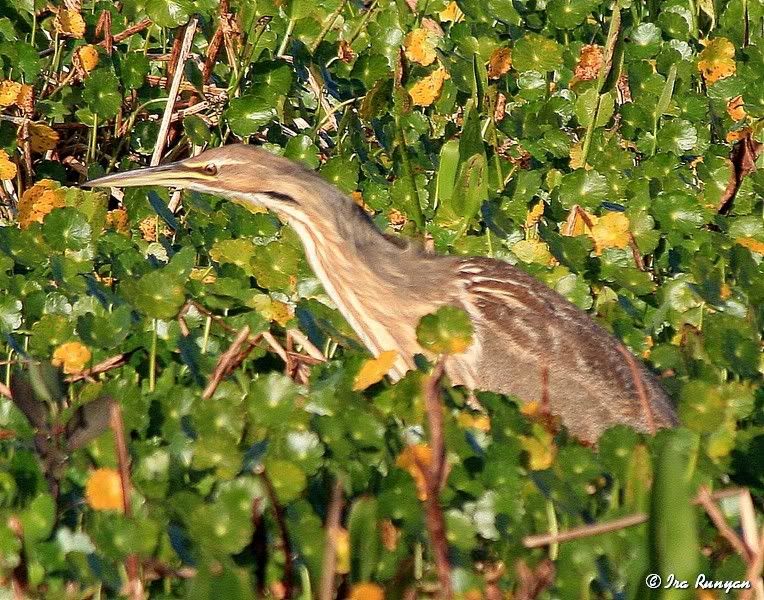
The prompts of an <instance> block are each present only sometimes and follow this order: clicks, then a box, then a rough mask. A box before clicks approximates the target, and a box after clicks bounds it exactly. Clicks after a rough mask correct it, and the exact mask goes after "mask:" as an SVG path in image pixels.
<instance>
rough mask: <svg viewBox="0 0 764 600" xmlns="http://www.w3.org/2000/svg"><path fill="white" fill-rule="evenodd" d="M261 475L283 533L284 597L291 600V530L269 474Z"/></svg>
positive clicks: (277, 522)
mask: <svg viewBox="0 0 764 600" xmlns="http://www.w3.org/2000/svg"><path fill="white" fill-rule="evenodd" d="M260 477H261V478H262V480H263V484H264V485H265V493H266V494H267V495H268V501H269V502H270V503H271V506H272V507H273V516H274V517H275V519H276V524H277V525H278V528H279V533H280V535H281V544H282V546H283V547H284V581H283V585H284V598H285V599H286V600H289V598H291V597H292V592H293V581H292V579H293V573H294V565H293V564H292V543H291V541H290V539H289V530H288V529H287V525H286V515H285V514H284V507H283V506H281V504H280V503H279V500H278V498H277V497H276V490H275V489H274V487H273V483H272V482H271V480H270V478H269V477H268V474H267V473H266V472H265V471H264V470H263V471H262V472H261V473H260Z"/></svg>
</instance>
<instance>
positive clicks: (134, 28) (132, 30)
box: [98, 19, 153, 48]
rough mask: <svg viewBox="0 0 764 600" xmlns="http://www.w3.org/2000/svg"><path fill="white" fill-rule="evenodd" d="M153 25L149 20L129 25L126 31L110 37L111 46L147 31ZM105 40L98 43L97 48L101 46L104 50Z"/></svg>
mask: <svg viewBox="0 0 764 600" xmlns="http://www.w3.org/2000/svg"><path fill="white" fill-rule="evenodd" d="M152 25H153V22H152V21H151V19H143V20H142V21H138V22H137V23H136V24H135V25H131V26H130V27H128V28H127V29H124V30H122V31H120V32H119V33H117V34H115V35H114V36H112V44H118V43H119V42H121V41H123V40H126V39H127V38H129V37H130V36H131V35H135V34H136V33H139V32H141V31H143V30H144V29H148V28H149V27H151V26H152ZM106 44H107V40H105V39H104V40H101V41H100V42H98V45H99V46H103V47H104V48H106Z"/></svg>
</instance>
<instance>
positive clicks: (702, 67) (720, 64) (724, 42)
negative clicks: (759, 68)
mask: <svg viewBox="0 0 764 600" xmlns="http://www.w3.org/2000/svg"><path fill="white" fill-rule="evenodd" d="M705 46H706V47H705V48H703V51H702V52H701V53H700V56H699V60H698V71H700V74H701V75H703V78H704V79H705V80H706V83H714V82H715V81H718V80H720V79H724V78H725V77H730V76H732V75H734V74H735V69H736V65H735V46H733V45H732V42H730V41H729V40H728V39H727V38H723V37H718V38H714V39H713V40H710V41H706V42H705Z"/></svg>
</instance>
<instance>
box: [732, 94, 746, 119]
mask: <svg viewBox="0 0 764 600" xmlns="http://www.w3.org/2000/svg"><path fill="white" fill-rule="evenodd" d="M743 104H744V103H743V97H742V96H735V97H734V98H732V99H730V101H729V102H727V114H728V115H729V116H730V119H732V120H733V121H742V120H743V119H745V117H746V112H745V107H744V106H743Z"/></svg>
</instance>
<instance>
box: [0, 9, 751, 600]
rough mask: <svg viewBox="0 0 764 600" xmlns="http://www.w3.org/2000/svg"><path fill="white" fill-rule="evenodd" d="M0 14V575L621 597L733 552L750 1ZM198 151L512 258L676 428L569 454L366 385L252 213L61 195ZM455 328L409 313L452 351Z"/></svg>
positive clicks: (456, 409) (17, 584) (744, 571)
mask: <svg viewBox="0 0 764 600" xmlns="http://www.w3.org/2000/svg"><path fill="white" fill-rule="evenodd" d="M0 15H1V16H0V79H1V81H0V108H2V114H0V147H2V150H0V179H1V180H2V181H1V182H0V199H1V203H2V207H1V209H0V210H2V223H1V224H2V228H0V290H2V291H0V330H1V333H2V338H1V340H0V344H1V346H2V352H3V356H2V365H1V366H0V381H2V385H0V392H1V393H2V398H0V578H1V579H2V582H3V585H4V586H5V587H6V589H7V590H9V591H8V592H7V593H8V594H11V593H13V594H15V595H16V597H22V596H24V595H27V596H29V597H40V598H42V597H45V598H102V597H116V596H118V595H120V594H129V595H130V596H131V597H133V598H138V597H141V594H142V593H148V594H150V596H151V597H152V598H175V597H193V598H209V597H220V598H251V597H253V596H258V595H259V596H264V597H272V598H284V597H300V598H310V597H319V596H320V597H323V598H331V597H333V596H334V595H335V594H336V596H337V597H340V598H345V597H350V598H354V599H372V600H374V599H377V598H382V597H386V598H404V597H405V598H414V597H421V598H424V597H438V596H441V597H444V596H447V595H448V594H449V588H450V589H451V590H452V593H453V594H454V595H455V596H457V597H460V598H470V599H475V598H487V599H496V598H505V597H506V598H510V597H514V598H533V597H537V596H540V597H555V598H635V597H646V596H647V595H648V593H649V590H648V589H647V587H646V585H645V583H644V582H645V576H646V575H647V574H648V573H659V574H662V575H663V576H664V577H665V576H666V575H667V574H668V573H674V574H675V575H676V576H677V577H680V578H681V577H685V578H687V579H690V580H692V581H694V578H695V576H696V575H697V574H698V573H701V572H702V573H704V574H705V575H706V576H707V578H708V579H723V580H738V579H741V580H742V579H745V578H746V577H749V578H751V579H753V580H755V579H756V577H758V574H759V573H760V571H761V561H762V552H763V551H764V540H761V541H759V540H760V537H761V534H760V533H759V531H760V529H761V527H762V517H761V512H760V511H759V512H758V514H757V510H756V508H758V509H761V507H762V492H763V491H764V410H762V405H763V404H764V393H763V392H762V389H761V380H762V372H763V371H764V369H763V366H764V362H762V354H761V325H762V318H764V312H763V309H762V307H764V277H763V276H762V264H761V263H762V256H763V255H764V220H763V218H762V217H763V215H762V213H763V212H764V201H763V200H762V191H764V170H762V169H759V170H756V168H755V167H756V163H758V165H759V166H761V163H762V158H761V156H760V149H761V142H762V141H764V130H763V128H762V117H763V116H764V85H762V78H763V77H764V52H763V49H762V40H763V39H764V38H763V37H762V32H763V31H764V7H763V5H762V2H761V1H760V0H730V1H727V0H668V1H665V2H658V1H655V0H650V1H647V2H636V1H634V2H630V1H629V0H617V1H616V2H615V3H611V2H600V1H598V0H549V1H545V0H456V2H449V1H447V0H419V1H418V2H417V0H373V1H372V2H370V3H369V4H367V5H362V4H361V2H359V1H357V0H315V1H312V2H308V1H307V0H277V1H270V0H257V1H239V2H235V1H234V0H230V2H229V1H228V0H224V1H220V2H217V1H212V0H197V1H192V0H151V1H146V0H123V1H119V2H101V1H96V2H93V1H91V0H86V1H85V2H82V3H81V2H79V0H67V1H66V2H65V3H64V4H61V3H60V2H55V3H46V2H42V1H41V0H0ZM234 140H245V141H249V142H251V143H259V144H264V145H265V146H266V147H267V148H268V149H269V150H271V151H273V152H277V153H281V154H284V155H285V156H287V157H289V158H292V159H294V160H298V161H302V162H303V163H305V164H306V165H308V166H309V167H311V168H314V169H317V170H318V172H319V173H321V174H322V175H323V176H324V177H326V178H327V179H328V180H330V181H331V182H333V183H334V184H335V185H336V186H338V187H339V188H340V189H342V190H343V191H345V192H347V193H348V194H351V195H352V196H353V198H354V199H355V200H356V201H357V202H358V203H360V204H362V206H363V207H364V208H365V209H366V210H368V211H369V213H370V214H372V215H373V218H374V220H375V221H376V223H377V224H378V225H379V226H380V227H381V228H383V229H388V230H395V231H399V232H400V233H401V235H406V236H411V237H416V238H420V239H424V238H426V240H427V243H428V244H430V245H431V246H432V247H433V248H434V249H435V250H437V251H439V252H447V253H464V254H481V255H490V256H494V257H496V258H500V259H503V260H507V261H509V262H512V263H515V264H517V265H518V266H519V267H521V268H523V269H525V270H527V271H528V272H530V273H532V274H533V275H534V276H535V277H538V278H540V279H541V280H543V281H544V282H546V283H547V284H548V285H549V286H551V287H553V288H554V289H556V290H557V291H558V292H560V293H561V294H563V295H564V296H566V297H567V298H569V299H570V300H571V301H572V302H574V303H575V304H576V305H578V306H579V307H581V308H582V309H585V310H589V311H591V313H592V314H593V315H595V316H596V318H597V320H598V321H599V322H601V323H602V324H603V325H604V326H605V327H607V328H608V329H610V330H611V331H613V332H614V333H615V334H616V335H617V336H618V337H619V338H621V339H622V340H623V341H624V342H625V343H626V344H627V345H628V346H629V348H631V350H633V352H634V353H635V354H637V355H639V356H641V357H642V358H643V359H644V360H645V361H646V362H647V363H648V364H649V365H650V366H651V367H652V368H653V369H654V370H655V371H656V372H658V373H659V374H660V376H661V378H662V381H663V384H664V385H665V387H666V389H667V390H669V392H670V393H671V395H672V397H673V398H674V399H675V401H676V403H677V406H678V411H679V414H680V416H681V421H682V424H683V427H682V428H680V429H678V430H676V431H674V432H663V433H661V434H659V435H658V436H657V437H656V438H654V439H653V438H648V437H645V436H642V435H638V434H636V433H635V432H633V431H631V430H629V429H626V428H624V427H616V428H614V429H612V430H610V431H608V432H607V433H606V434H605V435H604V436H603V437H602V439H601V440H600V442H599V444H598V446H597V447H596V448H592V447H586V446H582V445H580V444H579V443H577V442H576V441H575V440H572V439H570V438H569V437H568V436H567V435H566V434H565V432H564V431H559V430H558V428H557V427H556V426H555V424H554V423H550V422H549V421H548V419H545V418H544V415H543V414H540V413H539V411H538V410H537V405H536V404H534V403H531V404H529V405H526V406H525V407H524V408H523V409H519V408H518V406H517V405H516V404H515V403H514V402H512V401H511V399H507V398H501V397H498V396H496V395H493V394H478V400H479V402H480V404H481V405H482V407H483V408H482V410H481V409H478V408H476V404H475V403H474V402H473V401H472V400H471V399H470V398H468V397H467V395H466V394H465V393H464V392H463V391H462V390H459V389H448V388H447V387H446V386H442V387H443V389H440V387H441V386H440V383H439V382H438V380H437V377H435V376H433V375H431V374H430V368H431V366H430V365H424V364H423V365H422V369H421V371H420V372H416V373H410V374H409V376H407V377H406V378H405V379H404V380H402V381H401V382H399V383H398V384H397V385H390V384H389V382H386V381H385V380H384V379H383V373H384V371H385V367H386V365H385V362H384V361H385V360H386V357H384V356H383V357H382V358H381V359H380V360H378V361H371V360H369V359H368V356H367V355H366V354H365V353H364V351H363V350H362V348H361V346H360V344H359V343H358V341H357V340H356V338H355V336H354V334H353V333H352V331H351V330H350V329H349V328H348V326H347V324H346V323H345V322H344V321H343V319H342V318H341V317H340V316H339V314H338V313H337V312H336V311H335V310H334V309H333V308H331V306H330V303H329V302H328V300H327V298H326V296H325V295H324V292H323V291H322V289H321V287H320V285H319V284H318V282H317V281H316V279H315V277H314V276H313V274H312V273H311V272H310V270H309V269H308V267H307V265H306V263H305V259H304V257H303V253H302V249H301V247H300V245H299V243H298V240H297V238H296V236H295V234H294V232H292V231H291V230H289V229H288V228H286V227H282V225H281V223H280V222H279V221H278V219H277V218H276V217H275V216H273V215H270V214H267V213H259V214H251V213H249V212H247V211H246V210H245V209H244V208H242V207H240V206H237V205H234V204H231V203H228V202H223V201H222V200H221V199H219V198H215V197H208V196H203V195H199V194H195V193H191V194H184V195H183V196H180V195H177V194H169V195H168V191H167V190H164V189H156V190H153V191H149V192H147V190H145V189H138V190H126V191H125V193H124V196H122V197H107V195H106V194H104V193H101V192H86V191H82V190H80V189H78V187H77V186H78V184H79V183H81V182H82V181H84V180H85V179H86V178H90V177H94V176H98V175H101V174H103V173H105V172H112V171H115V170H121V169H128V168H133V167H136V166H138V165H144V164H148V163H152V164H157V163H158V161H159V160H162V161H169V160H172V159H175V158H181V157H185V156H187V155H189V154H190V153H195V152H198V151H199V150H200V149H201V148H203V147H205V146H216V145H220V144H223V143H227V142H232V141H234ZM454 320H456V321H458V317H454V316H453V315H442V314H441V315H438V316H437V317H434V318H433V319H431V320H430V321H429V323H427V324H425V325H424V326H423V327H424V330H423V335H424V336H425V337H427V338H428V339H429V341H430V343H433V344H435V347H437V348H440V349H441V350H442V351H443V352H448V351H451V350H454V349H458V348H459V347H460V346H463V344H464V343H465V342H466V341H468V339H469V332H468V331H467V332H465V331H462V330H461V329H460V328H459V327H458V323H454V322H453V321H454ZM300 332H303V333H302V334H301V333H300ZM306 336H307V337H306ZM49 362H52V363H53V364H54V365H55V368H54V367H50V366H49V364H48V363H49ZM46 365H48V366H46ZM423 384H429V387H426V389H427V390H428V391H427V392H426V393H425V392H424V391H423V389H425V388H423ZM11 396H13V400H11V399H10V397H11ZM433 399H434V400H436V401H438V402H442V404H443V406H444V415H443V431H442V434H441V435H438V434H437V431H435V435H433V431H434V430H433V428H432V425H433V423H434V421H433V420H432V419H430V421H429V422H428V419H427V416H428V415H430V416H432V414H431V412H428V411H427V408H428V407H431V406H432V400H433ZM581 400H582V402H586V399H585V398H582V399H581ZM436 424H437V423H436ZM443 443H444V444H445V451H444V455H443V456H444V457H445V464H444V463H443V462H442V461H441V454H440V452H439V450H438V448H439V447H440V445H441V444H443ZM438 469H440V470H442V471H443V477H442V480H443V481H442V482H441V481H440V479H438V480H437V481H434V480H433V477H434V475H433V474H434V473H435V472H436V471H437V470H438ZM441 483H442V484H443V485H442V488H441ZM727 489H731V490H732V491H730V492H725V491H724V490H727ZM125 492H127V495H126V496H125ZM438 494H439V501H438ZM698 503H699V504H700V505H699V506H698ZM622 517H627V521H626V523H636V522H639V523H641V524H636V525H633V524H632V526H630V527H621V526H622V525H624V524H626V523H625V522H624V521H619V520H618V519H620V518H622ZM645 519H646V520H647V522H644V521H645ZM613 521H615V525H613V526H611V527H610V529H612V531H610V532H608V533H606V534H602V535H597V536H592V535H590V534H591V533H592V532H591V529H590V527H591V526H593V525H598V524H599V525H602V524H608V523H612V522H613ZM439 523H440V524H445V531H439V530H438V527H436V526H437V525H438V524H439ZM582 526H584V529H583V530H577V529H576V528H579V527H582ZM587 527H588V528H589V529H587ZM757 527H758V528H759V530H757ZM571 529H575V530H576V532H577V534H576V536H574V537H575V539H573V540H571V541H567V542H558V541H556V540H555V539H552V542H551V543H549V541H547V542H543V541H542V542H541V545H540V546H538V547H533V548H531V547H530V546H534V539H535V538H531V537H528V536H534V535H538V534H546V533H551V534H552V535H553V538H554V534H556V533H557V532H562V531H567V530H571ZM444 553H445V554H444ZM444 557H445V560H444ZM759 589H760V588H759ZM695 593H696V592H695V591H694V590H692V589H690V590H684V591H682V590H674V591H670V592H669V591H665V592H664V593H663V597H667V598H668V597H670V598H679V597H691V596H694V595H695ZM717 593H718V592H712V591H705V592H702V593H700V594H699V597H702V598H711V597H716V596H715V594H717ZM745 593H747V594H749V597H750V593H751V590H749V591H748V592H745Z"/></svg>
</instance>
